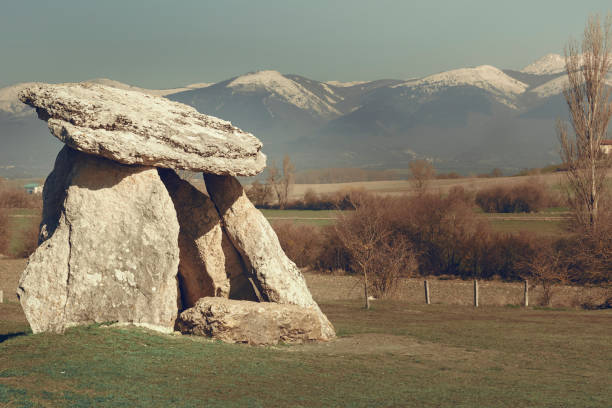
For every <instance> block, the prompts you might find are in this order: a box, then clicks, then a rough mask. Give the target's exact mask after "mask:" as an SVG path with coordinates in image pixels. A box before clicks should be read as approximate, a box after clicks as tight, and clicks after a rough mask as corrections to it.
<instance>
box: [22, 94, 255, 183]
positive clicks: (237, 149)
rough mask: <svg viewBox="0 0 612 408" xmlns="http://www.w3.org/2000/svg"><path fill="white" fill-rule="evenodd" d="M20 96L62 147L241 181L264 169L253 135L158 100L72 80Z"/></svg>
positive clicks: (129, 161) (112, 158) (179, 105)
mask: <svg viewBox="0 0 612 408" xmlns="http://www.w3.org/2000/svg"><path fill="white" fill-rule="evenodd" d="M19 99H20V100H21V101H22V102H24V103H26V104H28V105H30V106H32V107H35V108H36V111H37V112H38V116H39V117H40V118H41V119H43V120H47V121H48V123H49V129H50V130H51V133H52V134H53V135H54V136H56V137H57V138H58V139H60V140H61V141H63V142H64V143H66V144H67V145H69V146H71V147H73V148H75V149H77V150H80V151H83V152H85V153H89V154H94V155H98V156H102V157H106V158H108V159H111V160H114V161H117V162H119V163H124V164H140V165H147V166H155V167H165V168H171V169H184V170H191V171H203V172H206V173H214V174H229V175H240V176H252V175H255V174H257V173H260V172H261V171H262V170H263V169H264V167H265V164H266V157H265V155H264V154H263V153H261V142H260V141H259V140H258V139H257V138H256V137H255V136H253V135H252V134H250V133H246V132H244V131H242V130H240V129H238V128H237V127H235V126H232V124H231V123H230V122H227V121H224V120H221V119H218V118H215V117H213V116H207V115H203V114H201V113H199V112H198V111H196V110H195V109H193V108H191V107H189V106H187V105H183V104H181V103H178V102H172V101H169V100H167V99H165V98H162V97H157V96H152V95H147V94H144V93H141V92H136V91H128V90H122V89H117V88H112V87H108V86H103V85H98V84H93V83H75V84H59V85H52V84H35V85H32V86H29V87H28V88H26V89H24V90H22V91H21V92H20V94H19Z"/></svg>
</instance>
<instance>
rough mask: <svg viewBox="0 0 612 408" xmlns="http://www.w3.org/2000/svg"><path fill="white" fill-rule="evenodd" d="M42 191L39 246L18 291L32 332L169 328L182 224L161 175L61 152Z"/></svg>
mask: <svg viewBox="0 0 612 408" xmlns="http://www.w3.org/2000/svg"><path fill="white" fill-rule="evenodd" d="M43 194H44V211H43V221H42V224H41V236H40V246H39V247H38V249H37V250H36V251H35V252H34V254H32V256H31V257H30V259H29V261H28V265H27V267H26V269H25V271H24V272H23V275H22V277H21V280H20V282H19V289H18V296H19V298H20V301H21V305H22V307H23V310H24V312H25V314H26V317H27V319H28V321H29V323H30V326H31V327H32V331H33V332H34V333H38V332H44V331H51V332H59V333H61V332H63V331H64V329H65V328H66V327H70V326H74V325H78V324H87V323H93V322H108V321H116V322H125V323H132V324H137V325H142V326H146V327H150V328H153V329H157V330H161V331H171V330H172V329H173V327H174V323H175V319H176V315H177V280H176V274H177V269H178V261H179V249H178V233H179V225H178V222H177V219H176V213H175V210H174V206H173V204H172V200H171V199H170V196H169V194H168V192H167V190H166V187H165V186H164V184H163V183H162V181H161V180H160V178H159V175H158V173H157V170H156V169H154V168H148V167H142V166H125V165H120V164H117V163H113V162H111V161H109V160H106V159H102V158H98V157H95V156H90V155H87V154H84V153H80V152H77V151H75V150H73V149H71V148H69V147H64V148H63V149H62V151H61V152H60V153H59V155H58V157H57V160H56V162H55V168H54V170H53V172H52V173H51V174H50V175H49V177H48V179H47V181H46V183H45V188H44V193H43Z"/></svg>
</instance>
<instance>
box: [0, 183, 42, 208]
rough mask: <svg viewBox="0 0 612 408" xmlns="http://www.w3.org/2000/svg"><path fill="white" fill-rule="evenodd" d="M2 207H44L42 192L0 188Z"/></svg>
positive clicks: (0, 206)
mask: <svg viewBox="0 0 612 408" xmlns="http://www.w3.org/2000/svg"><path fill="white" fill-rule="evenodd" d="M0 208H42V196H41V195H40V194H28V193H27V192H26V191H25V190H22V189H17V188H11V187H2V188H0Z"/></svg>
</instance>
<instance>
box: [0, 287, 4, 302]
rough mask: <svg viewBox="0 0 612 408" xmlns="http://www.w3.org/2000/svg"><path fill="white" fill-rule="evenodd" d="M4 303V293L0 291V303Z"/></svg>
mask: <svg viewBox="0 0 612 408" xmlns="http://www.w3.org/2000/svg"><path fill="white" fill-rule="evenodd" d="M2 302H4V293H2V291H1V290H0V303H2Z"/></svg>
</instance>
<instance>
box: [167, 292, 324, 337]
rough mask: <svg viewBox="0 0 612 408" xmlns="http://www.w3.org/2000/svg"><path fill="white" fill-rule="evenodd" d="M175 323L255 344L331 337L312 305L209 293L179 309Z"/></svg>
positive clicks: (190, 330)
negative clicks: (185, 307) (217, 295)
mask: <svg viewBox="0 0 612 408" xmlns="http://www.w3.org/2000/svg"><path fill="white" fill-rule="evenodd" d="M177 327H178V329H179V330H180V331H181V332H183V333H185V334H195V335H200V336H208V337H212V338H214V339H217V340H222V341H224V342H227V343H248V344H254V345H264V344H277V343H279V342H286V343H304V342H309V341H325V340H330V339H331V338H332V337H333V336H330V335H329V330H328V329H327V328H326V327H324V326H323V325H322V320H321V319H320V316H319V312H318V311H317V310H316V309H313V308H307V307H301V306H296V305H282V304H278V303H267V302H262V303H257V302H247V301H240V300H229V299H224V298H210V297H207V298H202V299H200V300H199V301H198V302H197V303H196V305H195V306H194V307H193V308H191V309H187V310H185V311H184V312H182V313H181V314H180V316H179V318H178V320H177Z"/></svg>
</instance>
